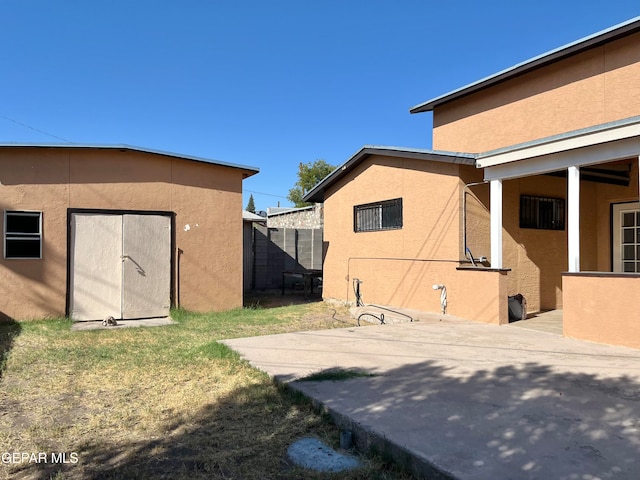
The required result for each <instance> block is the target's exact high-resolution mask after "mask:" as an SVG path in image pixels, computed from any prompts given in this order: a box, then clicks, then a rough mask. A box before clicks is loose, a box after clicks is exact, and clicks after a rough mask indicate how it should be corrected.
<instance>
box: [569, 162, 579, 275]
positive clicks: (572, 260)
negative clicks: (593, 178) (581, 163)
mask: <svg viewBox="0 0 640 480" xmlns="http://www.w3.org/2000/svg"><path fill="white" fill-rule="evenodd" d="M567 199H568V202H567V203H568V207H567V211H568V213H567V219H568V220H567V225H568V226H567V239H568V253H569V265H568V270H569V273H577V272H579V271H580V168H579V167H576V166H572V167H569V168H568V169H567Z"/></svg>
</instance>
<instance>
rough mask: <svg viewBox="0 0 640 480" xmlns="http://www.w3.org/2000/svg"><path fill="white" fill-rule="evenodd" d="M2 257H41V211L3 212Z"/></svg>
mask: <svg viewBox="0 0 640 480" xmlns="http://www.w3.org/2000/svg"><path fill="white" fill-rule="evenodd" d="M4 258H16V259H20V258H42V212H9V211H5V212H4Z"/></svg>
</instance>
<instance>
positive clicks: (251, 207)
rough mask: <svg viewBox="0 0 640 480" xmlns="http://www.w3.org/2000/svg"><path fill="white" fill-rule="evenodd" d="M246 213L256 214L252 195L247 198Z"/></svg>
mask: <svg viewBox="0 0 640 480" xmlns="http://www.w3.org/2000/svg"><path fill="white" fill-rule="evenodd" d="M245 210H246V211H247V212H251V213H256V204H255V203H254V202H253V195H250V196H249V202H248V203H247V208H245Z"/></svg>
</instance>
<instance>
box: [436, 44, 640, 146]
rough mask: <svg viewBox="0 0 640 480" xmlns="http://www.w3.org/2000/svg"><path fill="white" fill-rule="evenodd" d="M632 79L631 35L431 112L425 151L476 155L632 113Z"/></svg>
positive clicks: (634, 48) (635, 90) (637, 96)
mask: <svg viewBox="0 0 640 480" xmlns="http://www.w3.org/2000/svg"><path fill="white" fill-rule="evenodd" d="M638 78H640V34H635V35H632V36H630V37H627V38H624V39H620V40H618V41H615V42H612V43H609V44H607V45H604V46H601V47H599V48H595V49H591V50H589V51H586V52H583V53H581V54H578V55H575V56H573V57H570V58H568V59H565V60H563V61H561V62H557V63H555V64H552V65H548V66H546V67H542V68H540V69H537V70H535V71H532V72H530V73H528V74H525V75H522V76H519V77H516V78H514V79H511V80H508V81H506V82H503V83H500V84H498V85H495V86H493V87H490V88H488V89H485V90H482V91H480V92H477V93H475V94H471V95H468V96H466V97H463V98H460V99H457V100H454V101H452V102H450V103H447V104H444V105H441V106H439V107H436V109H435V110H434V121H433V124H434V128H433V148H434V149H439V150H449V151H462V152H483V151H488V150H492V149H495V148H499V147H504V146H508V145H513V144H517V143H520V142H526V141H530V140H535V139H538V138H543V137H547V136H550V135H554V134H557V133H563V132H568V131H572V130H576V129H580V128H585V127H589V126H592V125H598V124H601V123H605V122H609V121H613V120H619V119H622V118H628V117H632V116H635V115H640V82H638V81H637V79H638ZM488 128H489V129H490V134H487V129H488Z"/></svg>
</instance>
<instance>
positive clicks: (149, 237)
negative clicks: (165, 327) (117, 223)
mask: <svg viewBox="0 0 640 480" xmlns="http://www.w3.org/2000/svg"><path fill="white" fill-rule="evenodd" d="M122 225H123V237H122V244H123V248H122V252H123V260H122V262H123V263H122V284H123V290H122V318H125V319H126V318H145V317H166V316H168V315H169V307H170V290H169V288H170V284H171V219H170V218H169V217H163V216H159V215H124V217H123V219H122Z"/></svg>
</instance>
